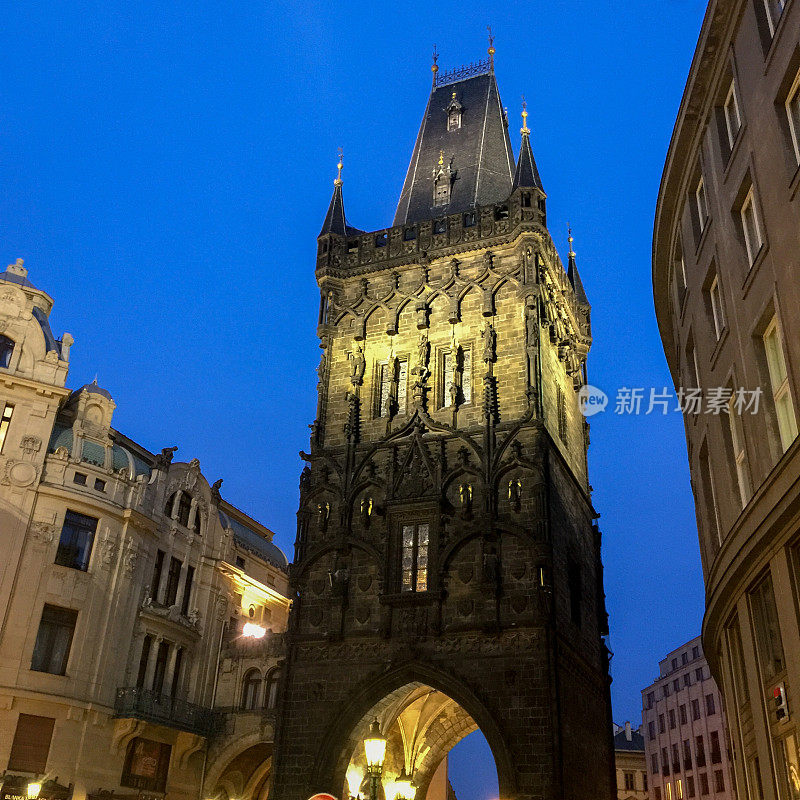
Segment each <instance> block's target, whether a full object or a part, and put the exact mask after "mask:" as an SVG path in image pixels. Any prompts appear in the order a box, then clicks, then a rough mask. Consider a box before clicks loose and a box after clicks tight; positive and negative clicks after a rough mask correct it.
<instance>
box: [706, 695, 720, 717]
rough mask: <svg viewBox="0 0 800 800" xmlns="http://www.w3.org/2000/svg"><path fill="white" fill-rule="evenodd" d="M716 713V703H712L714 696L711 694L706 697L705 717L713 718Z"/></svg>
mask: <svg viewBox="0 0 800 800" xmlns="http://www.w3.org/2000/svg"><path fill="white" fill-rule="evenodd" d="M716 713H717V706H716V703H714V695H713V694H707V695H706V716H707V717H713V716H714V714H716Z"/></svg>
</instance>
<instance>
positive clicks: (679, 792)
mask: <svg viewBox="0 0 800 800" xmlns="http://www.w3.org/2000/svg"><path fill="white" fill-rule="evenodd" d="M675 800H683V781H682V780H681V779H680V778H678V780H676V781H675Z"/></svg>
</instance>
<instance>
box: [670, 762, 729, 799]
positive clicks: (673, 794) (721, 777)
mask: <svg viewBox="0 0 800 800" xmlns="http://www.w3.org/2000/svg"><path fill="white" fill-rule="evenodd" d="M697 780H698V782H699V784H700V786H699V790H700V797H705V796H706V795H708V794H710V793H711V792H710V786H709V778H708V773H706V772H701V773H700V774H699V775H698V776H697ZM673 786H674V789H673ZM654 789H655V800H684V798H687V799H688V798H692V797H697V790H698V787H697V786H696V784H695V778H694V775H687V776H686V794H684V785H683V778H678V779H677V780H675V781H674V782H673V781H667V782H666V783H665V784H664V786H663V792H662V787H661V786H656V787H654ZM714 791H715V792H717V793H718V794H721V793H722V792H724V791H725V773H724V772H723V770H721V769H717V770H714Z"/></svg>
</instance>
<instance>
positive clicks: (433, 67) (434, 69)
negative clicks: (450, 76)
mask: <svg viewBox="0 0 800 800" xmlns="http://www.w3.org/2000/svg"><path fill="white" fill-rule="evenodd" d="M438 61H439V51H438V50H437V49H436V45H434V46H433V64H431V72H432V73H433V85H434V86H436V74H437V73H438V72H439V64H438V63H437V62H438Z"/></svg>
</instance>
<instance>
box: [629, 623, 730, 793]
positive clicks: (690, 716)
mask: <svg viewBox="0 0 800 800" xmlns="http://www.w3.org/2000/svg"><path fill="white" fill-rule="evenodd" d="M642 734H643V737H644V750H645V758H646V762H647V769H648V772H649V775H650V777H649V780H648V785H649V786H650V794H651V797H652V798H653V800H694V798H701V800H702V798H704V797H705V798H709V799H713V800H733V799H734V798H735V793H734V791H733V786H732V782H731V762H730V753H729V749H728V744H727V734H726V728H725V715H724V713H723V710H722V698H721V696H720V692H719V689H718V687H717V684H716V683H715V681H714V679H713V678H712V677H711V674H710V672H709V669H708V662H707V661H706V659H705V656H704V654H703V648H702V645H701V642H700V637H699V636H698V637H697V638H695V639H692V640H691V641H689V642H686V644H684V645H682V646H681V647H679V648H677V649H676V650H673V651H672V652H671V653H668V654H667V655H666V656H665V657H664V658H663V659H661V661H660V662H659V664H658V677H657V678H656V679H655V681H653V683H652V684H651V685H650V686H648V687H647V688H646V689H643V690H642Z"/></svg>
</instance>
